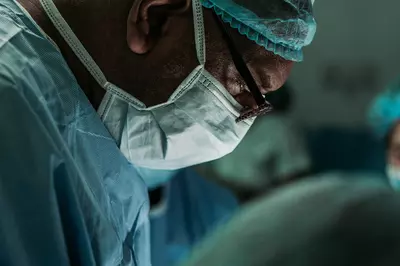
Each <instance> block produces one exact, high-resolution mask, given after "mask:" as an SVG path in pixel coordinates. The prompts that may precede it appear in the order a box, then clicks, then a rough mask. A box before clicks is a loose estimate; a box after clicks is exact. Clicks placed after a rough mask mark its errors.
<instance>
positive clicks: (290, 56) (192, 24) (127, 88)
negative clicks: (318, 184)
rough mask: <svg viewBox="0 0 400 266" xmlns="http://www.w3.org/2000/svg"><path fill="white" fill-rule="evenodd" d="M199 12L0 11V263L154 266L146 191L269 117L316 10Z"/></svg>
mask: <svg viewBox="0 0 400 266" xmlns="http://www.w3.org/2000/svg"><path fill="white" fill-rule="evenodd" d="M202 4H203V6H202ZM202 4H201V3H200V2H199V1H198V0H193V1H189V0H121V1H117V2H110V1H105V0H82V1H73V0H0V95H1V97H0V121H1V122H2V127H1V130H0V140H1V141H0V151H1V152H0V154H1V158H0V213H1V214H2V215H1V216H2V218H1V219H0V237H1V242H0V265H11V266H12V265H18V266H20V265H41V266H42V265H51V266H54V265H85V266H86V265H140V266H141V265H150V254H149V253H150V252H149V246H150V245H149V228H148V227H149V226H148V216H147V214H148V209H149V204H148V196H147V187H148V186H147V185H146V184H149V183H152V182H153V181H152V180H153V179H154V178H156V177H157V176H158V172H157V171H164V170H165V171H173V170H176V169H180V168H184V167H188V166H191V165H193V164H198V163H202V162H205V161H209V160H213V159H217V158H219V157H221V156H224V155H226V154H227V153H229V152H231V151H232V150H233V149H234V148H235V147H236V146H237V145H238V143H239V142H240V141H241V139H242V138H243V137H244V135H245V134H246V132H247V130H248V129H249V128H250V126H251V125H252V123H253V121H254V119H255V117H256V116H258V115H262V114H265V113H267V112H269V111H270V110H271V108H272V107H271V105H270V104H269V103H268V102H266V100H265V99H264V97H263V94H265V93H267V92H268V91H271V90H275V89H278V88H279V87H280V86H281V85H282V84H283V83H284V82H285V80H286V79H287V77H288V75H289V73H290V69H291V67H292V65H293V63H294V62H297V61H301V60H302V47H304V46H305V45H308V44H309V43H310V42H311V40H312V38H313V36H314V33H315V29H316V26H315V21H314V18H313V15H312V5H311V2H310V1H308V0H303V1H280V0H279V1H269V2H265V1H258V0H252V1H203V2H202ZM143 169H145V170H146V171H142V170H143ZM147 170H148V171H147ZM143 181H144V182H143ZM153 183H154V182H153ZM153 185H154V184H153ZM154 186H156V185H154Z"/></svg>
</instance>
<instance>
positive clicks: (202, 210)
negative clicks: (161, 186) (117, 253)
mask: <svg viewBox="0 0 400 266" xmlns="http://www.w3.org/2000/svg"><path fill="white" fill-rule="evenodd" d="M165 201H166V206H164V207H162V209H163V210H161V211H157V212H156V213H151V214H150V221H151V233H152V237H151V240H152V263H153V266H173V265H177V263H178V262H180V261H181V260H182V259H184V258H186V256H187V255H188V254H189V253H190V252H192V249H193V247H194V246H195V245H196V244H198V242H200V241H201V240H203V239H204V238H205V237H207V236H208V235H210V234H212V233H213V232H214V229H215V228H216V227H218V226H220V225H223V224H225V223H226V222H228V221H229V220H230V218H231V217H232V215H233V214H234V213H235V212H236V210H237V207H238V202H237V200H236V198H235V197H234V195H233V194H232V193H231V192H230V191H229V190H227V189H225V188H223V187H221V186H219V185H217V184H214V183H213V182H210V181H208V180H206V179H204V178H203V177H201V176H199V175H198V174H197V173H196V172H194V171H193V170H192V169H184V170H182V171H180V172H179V173H178V174H177V175H176V176H175V177H174V178H173V179H172V180H171V181H170V183H169V185H168V186H167V187H166V189H165Z"/></svg>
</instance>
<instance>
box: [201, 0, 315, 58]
mask: <svg viewBox="0 0 400 266" xmlns="http://www.w3.org/2000/svg"><path fill="white" fill-rule="evenodd" d="M312 2H313V1H311V0H202V3H203V5H204V6H205V7H206V8H213V9H214V10H215V12H216V13H217V14H218V15H220V16H221V17H222V19H223V20H224V21H225V22H227V23H229V24H230V25H231V27H233V28H235V29H238V31H239V32H240V33H241V34H243V35H245V36H247V37H248V38H249V39H250V40H252V41H255V42H256V43H257V44H258V45H261V46H263V47H265V48H266V49H267V50H269V51H271V52H273V53H275V54H277V55H280V56H282V57H283V58H285V59H287V60H291V61H296V62H298V61H302V60H303V52H302V48H303V47H304V46H306V45H309V44H310V43H311V41H312V40H313V38H314V35H315V31H316V22H315V19H314V16H313V11H312V10H313V9H312Z"/></svg>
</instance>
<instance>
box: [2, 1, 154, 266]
mask: <svg viewBox="0 0 400 266" xmlns="http://www.w3.org/2000/svg"><path fill="white" fill-rule="evenodd" d="M0 122H1V129H0V213H1V218H0V239H1V240H0V265H7V266H14V265H15V266H25V265H29V266H30V265H40V266H47V265H49V266H55V265H57V266H63V265H83V266H87V265H113V266H114V265H140V266H142V265H150V254H149V253H150V252H149V223H148V208H149V206H148V199H147V189H146V187H145V185H144V183H143V181H142V180H141V178H140V177H139V175H138V173H137V171H136V170H135V168H134V166H133V165H132V164H130V163H129V162H128V161H127V160H126V159H125V157H124V156H123V155H122V154H121V152H120V151H119V149H118V147H117V146H116V144H115V142H114V140H113V139H112V138H111V137H110V135H109V133H108V132H107V130H106V128H105V127H104V125H103V124H102V122H101V120H100V119H99V117H98V115H97V113H96V111H95V110H94V109H93V107H92V106H91V104H90V103H89V101H88V99H87V98H86V96H85V94H84V93H83V91H82V90H81V89H80V88H79V86H78V84H77V81H76V79H75V78H74V76H73V74H72V73H71V71H70V69H69V68H68V66H67V64H66V63H65V61H64V60H63V57H62V55H61V54H60V52H59V51H58V49H57V48H56V47H55V46H54V45H53V44H52V43H51V42H50V41H49V40H48V39H47V38H46V37H45V36H44V35H43V34H42V32H41V31H40V30H39V28H38V27H37V26H36V25H35V23H34V22H33V20H32V19H31V18H30V17H28V16H27V14H26V13H25V11H23V10H22V8H21V7H20V6H19V5H18V4H17V3H16V2H14V1H12V0H0Z"/></svg>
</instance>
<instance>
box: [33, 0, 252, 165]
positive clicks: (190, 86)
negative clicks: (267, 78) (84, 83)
mask: <svg viewBox="0 0 400 266" xmlns="http://www.w3.org/2000/svg"><path fill="white" fill-rule="evenodd" d="M40 2H41V4H42V6H43V8H44V10H45V11H46V13H47V15H48V16H49V18H50V19H51V20H52V22H53V24H54V26H55V27H56V28H57V30H58V31H59V32H60V34H61V35H62V36H63V38H64V40H65V41H66V42H67V43H68V44H69V46H70V47H71V49H72V50H73V51H74V52H75V54H76V55H77V56H78V57H79V59H80V60H81V62H82V63H83V64H84V65H85V66H86V68H87V69H88V71H89V72H90V73H91V74H92V76H93V77H94V78H95V79H96V80H97V82H98V83H99V84H100V85H101V86H102V87H103V88H104V89H105V90H106V95H105V97H104V99H103V101H102V104H101V106H100V108H99V110H98V113H99V115H100V117H101V119H102V121H103V123H104V124H105V126H106V127H107V128H108V130H109V132H110V133H111V135H112V136H113V137H114V139H115V140H116V142H117V144H118V145H119V147H120V150H121V151H122V153H123V154H124V155H125V156H126V157H127V159H128V160H130V161H131V162H132V163H133V164H135V165H137V166H140V167H145V168H151V169H166V170H174V169H179V168H184V167H188V166H191V165H195V164H200V163H203V162H206V161H210V160H214V159H218V158H220V157H222V156H224V155H226V154H228V153H230V152H231V151H233V149H234V148H235V147H236V146H237V145H238V144H239V142H240V141H241V140H242V138H243V137H244V136H245V134H246V132H247V131H248V129H249V128H250V126H251V124H252V123H253V121H254V119H252V120H248V121H243V122H239V123H236V121H235V120H236V118H237V117H238V116H239V111H240V110H241V108H242V106H240V105H239V104H238V103H237V102H236V101H235V99H234V98H233V97H232V96H231V95H230V94H229V93H228V92H227V90H226V89H225V88H224V86H223V85H222V84H220V83H219V82H218V81H217V80H216V79H215V78H213V77H212V76H211V75H210V74H209V73H208V72H207V71H206V70H205V69H204V64H205V35H204V23H203V14H202V6H201V4H200V2H199V0H193V4H192V5H193V13H194V15H193V17H194V30H195V42H196V50H197V58H198V61H199V65H198V67H196V68H195V69H194V70H193V72H192V73H191V74H190V75H189V76H188V77H187V78H186V79H185V80H184V81H183V82H182V84H181V85H180V86H179V87H178V88H177V90H176V91H175V92H174V93H173V95H172V96H171V97H170V98H169V100H168V101H167V102H166V103H163V104H160V105H157V106H153V107H146V106H145V104H143V103H142V102H140V101H139V100H138V99H136V98H134V97H133V96H132V95H130V94H128V93H126V92H125V91H123V90H122V89H120V88H118V87H117V86H115V85H114V84H111V83H110V82H108V81H107V79H106V78H105V76H104V74H103V73H102V72H101V70H100V68H99V67H98V66H97V64H96V63H95V62H94V60H93V59H92V58H91V56H90V55H89V54H88V52H87V51H86V49H85V48H84V47H83V45H82V44H81V42H80V41H79V40H78V38H77V37H76V35H75V34H74V33H73V32H72V30H71V28H70V27H69V26H68V24H67V23H66V21H65V20H64V19H63V18H62V16H61V14H60V13H59V11H58V10H57V8H56V6H55V5H54V3H53V2H52V0H40Z"/></svg>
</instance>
